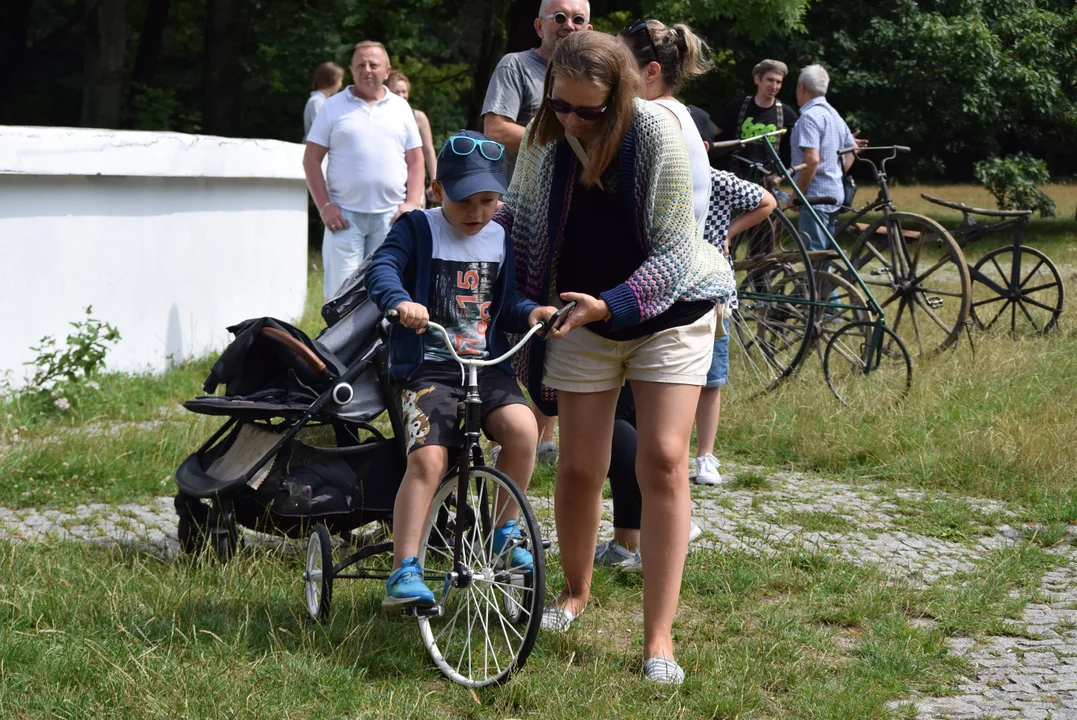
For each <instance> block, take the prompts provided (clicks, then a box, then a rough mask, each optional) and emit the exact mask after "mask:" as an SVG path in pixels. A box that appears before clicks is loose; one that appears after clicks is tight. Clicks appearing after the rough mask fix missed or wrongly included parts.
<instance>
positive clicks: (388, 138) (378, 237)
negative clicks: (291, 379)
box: [303, 40, 425, 299]
mask: <svg viewBox="0 0 1077 720" xmlns="http://www.w3.org/2000/svg"><path fill="white" fill-rule="evenodd" d="M390 69H391V68H390V66H389V53H388V52H386V50H385V46H384V45H382V44H381V43H379V42H373V41H370V40H366V41H364V42H361V43H359V44H358V45H356V46H355V53H354V55H352V65H351V73H352V79H353V80H354V82H355V84H354V85H349V86H348V87H347V88H346V89H345V90H344V92H341V93H337V94H336V95H334V96H333V97H331V98H329V99H328V100H326V101H325V105H324V106H323V107H322V109H321V110H320V111H319V112H318V116H317V117H316V118H315V120H314V125H312V126H311V128H310V133H309V134H308V135H307V150H306V153H305V154H304V155H303V171H304V172H305V173H306V176H307V187H308V188H309V189H310V196H311V197H312V198H313V199H314V204H315V205H316V206H317V207H318V214H319V215H320V216H321V218H322V222H323V223H325V235H324V237H323V239H322V264H323V265H324V266H325V274H324V282H323V287H322V290H323V293H324V294H325V297H326V299H329V298H331V297H333V295H334V294H335V293H336V291H337V289H338V288H339V287H340V286H341V284H342V283H343V282H344V281H345V280H346V279H347V278H348V276H349V275H351V274H352V273H353V272H354V271H355V269H356V268H357V267H359V263H360V262H361V261H362V260H363V258H365V257H367V256H369V255H370V254H371V253H372V252H374V250H375V249H376V248H377V247H378V246H379V245H381V243H382V241H383V240H385V236H386V235H387V234H388V233H389V226H390V225H392V224H393V222H394V221H395V220H396V218H397V217H399V216H400V215H401V214H403V213H405V212H408V211H409V210H415V209H417V208H418V207H419V200H420V198H421V196H422V192H423V175H424V171H425V170H424V166H423V150H422V140H421V138H420V137H419V128H418V126H417V125H416V124H415V114H414V113H413V112H412V110H411V106H409V105H408V103H407V101H406V100H404V99H403V98H400V97H398V96H396V95H394V94H393V93H391V92H389V90H388V88H386V87H385V80H386V78H388V77H389V71H390ZM326 153H328V154H329V167H328V170H327V173H326V175H325V176H323V175H322V160H323V159H324V158H325V155H326ZM326 178H328V187H326V185H327V182H326Z"/></svg>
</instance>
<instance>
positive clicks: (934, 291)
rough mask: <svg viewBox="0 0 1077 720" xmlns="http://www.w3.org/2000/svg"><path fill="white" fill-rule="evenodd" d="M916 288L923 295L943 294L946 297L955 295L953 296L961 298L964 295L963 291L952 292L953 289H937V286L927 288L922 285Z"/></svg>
mask: <svg viewBox="0 0 1077 720" xmlns="http://www.w3.org/2000/svg"><path fill="white" fill-rule="evenodd" d="M917 290H918V291H919V292H921V293H924V294H925V295H945V296H947V297H955V298H963V297H965V295H964V294H963V293H959V292H954V291H953V290H939V289H937V288H929V287H924V286H920V287H918V288H917Z"/></svg>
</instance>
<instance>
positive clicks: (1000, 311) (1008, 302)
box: [984, 300, 1010, 330]
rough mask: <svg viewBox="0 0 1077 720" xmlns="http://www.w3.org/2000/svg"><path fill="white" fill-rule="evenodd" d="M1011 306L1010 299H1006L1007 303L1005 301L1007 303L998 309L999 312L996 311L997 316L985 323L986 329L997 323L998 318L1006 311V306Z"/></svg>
mask: <svg viewBox="0 0 1077 720" xmlns="http://www.w3.org/2000/svg"><path fill="white" fill-rule="evenodd" d="M1009 306H1010V301H1009V300H1006V303H1005V304H1004V305H1003V306H1002V307H1001V308H1000V309H999V311H998V312H997V313H995V317H993V318H991V322H989V323H987V324H986V325H984V330H987V329H989V328H990V327H991V326H992V325H994V324H995V321H996V320H998V319H999V317H1001V316H1002V313H1004V312H1006V308H1008V307H1009Z"/></svg>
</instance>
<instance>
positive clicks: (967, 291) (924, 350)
mask: <svg viewBox="0 0 1077 720" xmlns="http://www.w3.org/2000/svg"><path fill="white" fill-rule="evenodd" d="M872 152H886V153H889V154H888V155H886V156H885V157H883V158H882V159H881V160H880V161H879V162H878V163H876V162H875V161H874V160H871V159H869V158H867V157H864V154H865V153H872ZM906 152H909V148H907V147H905V146H902V145H884V146H868V147H864V148H859V149H858V148H856V147H848V148H843V149H841V150H839V151H838V156H839V157H842V158H844V157H845V156H846V155H848V154H850V153H856V160H857V162H863V163H866V164H867V165H868V166H869V167H870V168H871V171H872V174H873V175H874V177H875V180H876V182H877V183H878V184H879V193H878V195H877V196H876V198H875V199H874V200H873V201H871V202H869V203H867V204H866V205H864V207H862V208H860V209H859V210H852V209H851V208H846V209H845V211H846V212H852V213H853V215H852V217H849V218H847V219H845V220H843V221H841V222H839V223H838V225H837V227H836V229H835V231H834V237H838V238H842V239H848V240H850V241H851V244H852V250H850V252H849V258H850V259H851V265H850V266H849V267H846V268H842V270H841V272H842V274H844V276H845V277H846V279H848V280H850V281H852V279H853V278H852V275H851V274H850V273H849V271H850V270H852V269H855V270H856V272H857V273H858V274H859V276H860V277H862V278H863V279H864V283H866V284H867V285H870V286H871V287H873V288H875V291H876V292H877V293H879V296H880V298H881V302H880V303H879V305H880V307H882V308H890V309H891V312H892V315H891V318H892V320H891V322H890V324H889V327H890V328H891V329H892V330H893V331H894V333H895V335H897V336H898V337H900V338H901V339H902V341H903V342H904V343H905V345H906V346H907V347H909V348H910V349H911V351H912V353H913V355H914V357H917V358H923V357H930V356H932V355H935V354H937V353H939V352H942V351H943V350H945V349H946V348H948V347H950V346H951V345H953V344H954V343H955V342H957V340H958V338H959V337H960V336H961V331H962V329H963V328H964V327H965V320H966V319H967V318H968V316H969V310H970V307H971V305H972V281H971V279H970V278H969V270H968V265H967V263H966V262H965V255H964V253H963V252H962V251H961V247H960V246H959V245H958V243H957V241H955V240H954V238H953V236H951V235H950V233H949V232H948V231H947V230H946V229H945V228H944V227H943V226H942V225H940V224H939V223H938V222H936V221H935V220H932V219H931V218H929V217H925V216H923V215H917V214H915V213H909V212H903V211H900V210H897V209H896V208H895V207H894V203H893V200H892V199H891V197H890V188H889V185H888V184H887V173H886V164H887V162H889V161H891V160H893V159H894V158H896V157H897V155H898V153H906ZM875 213H878V215H877V216H874V217H872V216H873V214H875ZM834 247H835V248H836V247H837V245H836V244H834ZM831 252H832V251H831V250H827V251H823V253H826V254H825V255H821V256H820V259H822V260H833V256H832V255H831Z"/></svg>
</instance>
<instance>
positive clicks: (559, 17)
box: [539, 12, 587, 27]
mask: <svg viewBox="0 0 1077 720" xmlns="http://www.w3.org/2000/svg"><path fill="white" fill-rule="evenodd" d="M539 17H540V18H542V19H543V20H553V21H554V22H555V23H557V24H558V25H564V24H565V23H567V22H568V21H569V19H570V18H569V16H568V13H564V12H555V13H552V14H550V15H539ZM571 20H572V24H573V25H575V26H576V27H583V26H584V25H586V24H587V16H586V15H580V14H578V13H577V14H576V15H573V16H572V18H571Z"/></svg>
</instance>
